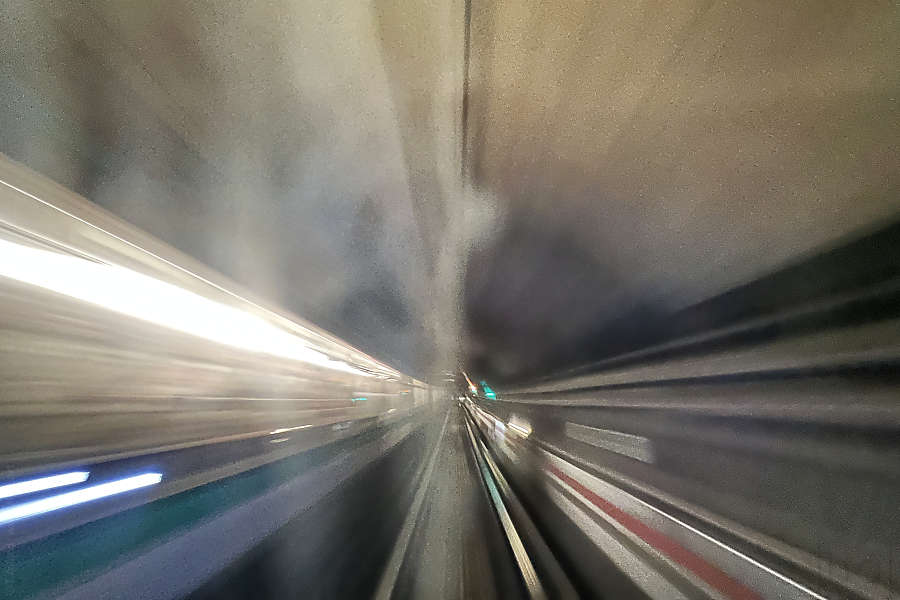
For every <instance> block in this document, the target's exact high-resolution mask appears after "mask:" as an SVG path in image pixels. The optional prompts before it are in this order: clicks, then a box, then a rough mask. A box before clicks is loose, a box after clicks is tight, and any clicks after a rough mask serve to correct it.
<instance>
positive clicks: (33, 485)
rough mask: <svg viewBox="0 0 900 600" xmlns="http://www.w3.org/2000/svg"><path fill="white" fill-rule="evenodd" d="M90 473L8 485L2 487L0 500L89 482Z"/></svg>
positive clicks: (0, 488) (0, 487)
mask: <svg viewBox="0 0 900 600" xmlns="http://www.w3.org/2000/svg"><path fill="white" fill-rule="evenodd" d="M88 475H90V472H88V471H75V472H72V473H62V474H60V475H51V476H49V477H39V478H37V479H29V480H28V481H18V482H16V483H8V484H6V485H0V499H2V498H12V497H14V496H21V495H23V494H32V493H34V492H40V491H43V490H52V489H53V488H58V487H62V486H64V485H74V484H76V483H82V482H84V481H86V480H87V478H88Z"/></svg>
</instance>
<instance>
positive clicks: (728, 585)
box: [550, 466, 762, 600]
mask: <svg viewBox="0 0 900 600" xmlns="http://www.w3.org/2000/svg"><path fill="white" fill-rule="evenodd" d="M550 471H551V472H552V473H553V474H554V475H556V476H557V477H559V478H560V479H561V480H563V481H565V482H566V483H567V484H568V485H570V486H571V487H572V488H574V489H575V490H577V491H578V493H579V494H581V495H582V496H584V497H585V498H587V499H588V500H590V502H591V503H592V504H593V505H594V506H596V507H597V508H599V509H600V510H602V511H603V512H605V513H606V514H608V515H609V516H610V517H612V518H613V519H615V520H616V521H618V522H619V523H621V524H622V526H623V527H625V529H627V530H628V531H630V532H631V533H633V534H635V535H636V536H638V537H639V538H641V539H642V540H644V541H645V542H647V543H648V544H650V545H651V546H653V547H654V548H656V549H657V550H659V551H660V552H662V553H663V554H665V555H666V556H668V557H669V558H671V559H672V560H674V561H675V562H677V563H678V564H680V565H681V566H683V567H685V568H686V569H688V570H689V571H691V572H692V573H694V574H695V575H697V577H699V578H700V579H702V580H703V581H705V582H706V583H707V584H709V585H710V586H711V587H712V588H714V589H716V590H718V591H719V592H721V593H723V594H725V596H727V597H728V598H732V599H733V600H762V596H760V595H759V594H757V593H756V592H754V591H753V590H751V589H750V588H748V587H747V586H745V585H744V584H742V583H741V582H740V581H737V580H736V579H734V578H733V577H731V576H730V575H728V574H727V573H725V572H724V571H722V570H721V569H719V568H718V567H716V566H715V565H713V564H711V563H709V562H707V561H706V560H705V559H703V558H702V557H700V556H698V555H696V554H694V553H693V552H691V551H690V550H688V549H687V548H685V547H684V546H682V545H680V544H679V543H678V542H676V541H675V540H673V539H672V538H670V537H669V536H667V535H665V534H664V533H662V532H660V531H657V530H656V529H653V528H652V527H650V526H649V525H647V524H645V523H644V522H643V521H641V520H639V519H636V518H635V517H633V516H631V515H630V514H628V513H626V512H625V511H623V510H622V509H621V508H619V507H618V506H616V505H614V504H612V503H611V502H609V501H608V500H606V499H604V498H601V497H600V496H598V495H597V494H595V493H594V492H592V491H591V490H590V489H588V488H586V487H585V486H584V485H582V484H581V483H579V482H578V480H576V479H573V478H572V477H569V476H568V475H566V474H565V473H563V472H562V471H560V470H559V469H557V468H556V467H552V466H551V467H550Z"/></svg>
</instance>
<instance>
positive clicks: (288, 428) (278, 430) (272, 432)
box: [269, 425, 312, 435]
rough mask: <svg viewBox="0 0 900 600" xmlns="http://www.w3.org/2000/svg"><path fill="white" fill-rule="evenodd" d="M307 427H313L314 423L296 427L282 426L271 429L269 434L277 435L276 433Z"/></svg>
mask: <svg viewBox="0 0 900 600" xmlns="http://www.w3.org/2000/svg"><path fill="white" fill-rule="evenodd" d="M307 427H312V425H297V426H296V427H281V428H279V429H275V430H273V431H270V432H269V435H275V434H276V433H285V432H288V431H297V430H298V429H306V428H307Z"/></svg>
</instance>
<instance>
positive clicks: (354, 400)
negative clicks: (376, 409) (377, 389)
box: [350, 396, 368, 402]
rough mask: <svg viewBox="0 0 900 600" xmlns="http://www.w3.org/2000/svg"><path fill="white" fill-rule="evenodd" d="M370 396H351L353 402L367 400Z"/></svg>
mask: <svg viewBox="0 0 900 600" xmlns="http://www.w3.org/2000/svg"><path fill="white" fill-rule="evenodd" d="M367 400H368V398H366V397H365V396H359V397H358V398H350V401H351V402H366V401H367Z"/></svg>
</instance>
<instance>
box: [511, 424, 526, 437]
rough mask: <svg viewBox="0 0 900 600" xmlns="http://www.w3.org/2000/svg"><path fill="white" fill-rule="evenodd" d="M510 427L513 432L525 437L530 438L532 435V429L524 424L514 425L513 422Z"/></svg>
mask: <svg viewBox="0 0 900 600" xmlns="http://www.w3.org/2000/svg"><path fill="white" fill-rule="evenodd" d="M509 427H510V429H512V430H513V431H515V432H517V433H520V434H522V436H523V437H528V436H529V435H531V427H529V426H528V425H527V424H524V423H514V422H512V421H510V422H509Z"/></svg>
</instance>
